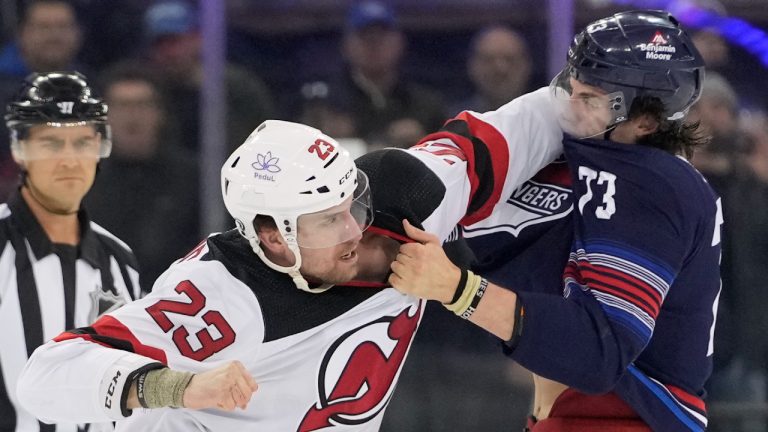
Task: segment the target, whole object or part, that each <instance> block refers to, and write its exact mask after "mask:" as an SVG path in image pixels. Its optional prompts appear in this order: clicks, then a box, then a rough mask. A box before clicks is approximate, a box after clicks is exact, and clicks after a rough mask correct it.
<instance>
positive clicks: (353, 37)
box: [340, 0, 446, 147]
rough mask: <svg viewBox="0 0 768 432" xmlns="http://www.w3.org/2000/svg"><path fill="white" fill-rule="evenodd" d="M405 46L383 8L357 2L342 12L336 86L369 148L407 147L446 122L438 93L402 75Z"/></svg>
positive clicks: (389, 12)
mask: <svg viewBox="0 0 768 432" xmlns="http://www.w3.org/2000/svg"><path fill="white" fill-rule="evenodd" d="M405 44H406V40H405V35H404V34H403V32H402V31H401V30H400V29H399V28H398V23H397V18H396V16H395V12H394V10H393V9H392V8H391V7H390V6H389V5H388V4H386V3H384V2H380V1H377V0H363V1H359V2H357V3H354V4H353V5H352V6H351V8H350V9H349V10H348V13H347V24H346V29H345V33H344V36H343V41H342V54H343V57H344V59H345V60H346V62H347V65H348V71H347V74H346V76H345V77H344V81H343V82H342V83H341V84H340V87H341V91H344V92H346V94H347V95H348V96H349V98H350V106H351V107H352V113H353V114H354V116H355V119H354V120H355V124H356V126H357V131H358V133H359V134H360V136H361V138H363V139H364V140H365V141H366V142H367V143H368V144H369V145H371V146H373V147H380V146H396V147H408V146H410V145H413V144H415V143H416V142H417V141H418V140H419V139H420V138H421V137H423V136H424V135H425V133H429V132H434V131H436V130H437V129H438V128H439V127H440V126H441V125H442V123H443V121H445V119H446V111H445V108H444V103H443V100H442V98H441V97H440V95H439V94H437V93H434V92H433V91H431V90H428V89H426V88H424V87H422V86H420V85H418V84H416V83H413V82H410V81H408V80H406V79H405V78H404V77H403V76H402V74H401V71H400V62H401V60H402V59H403V56H404V54H405Z"/></svg>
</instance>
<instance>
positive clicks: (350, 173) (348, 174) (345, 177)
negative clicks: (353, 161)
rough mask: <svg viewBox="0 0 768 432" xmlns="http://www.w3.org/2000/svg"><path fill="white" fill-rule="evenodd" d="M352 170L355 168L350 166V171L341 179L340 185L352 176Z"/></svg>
mask: <svg viewBox="0 0 768 432" xmlns="http://www.w3.org/2000/svg"><path fill="white" fill-rule="evenodd" d="M352 171H353V169H352V168H350V169H349V171H347V173H346V174H344V177H342V178H340V179H339V186H341V185H343V184H344V183H345V182H346V181H347V180H349V178H350V177H352Z"/></svg>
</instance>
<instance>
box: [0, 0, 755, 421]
mask: <svg viewBox="0 0 768 432" xmlns="http://www.w3.org/2000/svg"><path fill="white" fill-rule="evenodd" d="M94 3H95V2H94ZM103 3H112V2H103ZM125 3H126V4H127V2H125ZM144 3H148V4H144ZM115 4H116V5H120V4H123V3H122V2H117V3H115ZM138 4H140V5H141V7H140V8H138V7H137V6H136V5H132V6H126V10H125V13H124V16H122V17H121V15H120V14H119V13H118V14H111V15H110V16H111V17H112V18H113V19H112V20H111V21H109V23H110V24H106V23H105V22H101V21H99V19H98V13H97V12H94V11H93V10H91V11H90V15H89V20H87V21H86V20H84V19H83V17H82V15H83V10H82V9H81V8H80V7H79V6H82V4H81V3H78V2H69V1H64V0H36V1H29V2H24V3H23V5H22V4H21V3H20V7H19V8H18V11H17V12H18V15H19V17H18V24H17V25H16V31H15V35H14V37H13V38H12V39H11V40H8V41H7V43H6V44H5V45H4V46H3V47H2V49H0V101H1V102H2V103H3V105H5V103H6V102H7V101H8V100H9V99H10V98H11V97H12V92H13V91H14V90H15V89H17V88H18V86H19V83H20V82H21V80H22V79H23V78H24V77H25V76H26V75H27V74H29V73H30V72H33V71H34V72H44V71H54V70H78V71H81V72H83V73H84V74H86V75H87V76H89V78H92V79H93V78H96V79H97V82H98V89H99V92H100V94H101V95H102V96H103V97H104V98H105V100H106V102H107V103H108V105H109V116H110V124H111V128H112V134H113V141H114V147H113V152H112V155H111V156H110V157H109V158H108V159H106V160H105V161H104V162H102V164H101V166H100V172H99V174H98V178H97V181H96V184H95V187H94V188H93V190H92V191H91V192H90V194H89V195H88V196H87V198H86V208H87V209H88V211H89V214H90V216H91V218H92V219H93V220H94V221H95V222H97V223H99V224H100V225H102V226H104V227H105V228H107V229H108V230H109V231H111V232H112V233H114V234H116V235H117V236H118V237H120V238H121V239H123V240H125V241H126V242H127V243H128V244H129V245H130V246H131V247H132V248H133V250H134V252H135V254H136V256H137V257H138V260H139V264H140V267H141V269H142V280H143V288H144V289H145V290H149V289H151V285H152V282H153V281H154V280H155V278H156V277H157V276H158V275H159V274H160V272H162V271H163V270H164V269H165V268H167V267H168V265H169V264H170V263H171V262H172V261H174V260H175V259H177V258H179V257H181V256H183V255H184V254H185V253H186V252H187V251H188V250H189V249H191V248H192V247H193V246H194V245H195V244H196V243H198V242H199V241H200V236H201V234H202V233H201V221H200V220H199V213H200V210H199V208H200V198H199V196H200V190H199V189H200V185H199V183H198V179H199V176H198V174H197V173H198V170H199V162H200V160H199V157H198V155H199V152H200V147H201V145H200V132H201V131H200V127H199V125H200V124H201V122H200V121H199V112H200V93H201V85H202V81H203V68H202V62H201V44H202V40H201V33H200V25H199V24H200V22H199V15H198V10H197V7H196V6H197V5H195V4H194V3H192V2H185V1H180V0H174V1H158V2H154V3H149V2H138ZM114 7H118V6H114ZM137 8H138V9H137ZM96 11H98V9H97V10H96ZM94 16H95V18H94ZM115 16H117V18H115ZM86 22H87V23H89V24H92V25H94V26H100V27H101V28H100V29H99V31H100V33H96V32H94V31H93V29H90V28H86V24H85V23H86ZM475 30H476V31H475V33H474V36H472V38H471V40H469V41H468V45H466V46H467V49H466V56H465V57H466V58H465V62H464V63H463V64H461V63H454V62H446V63H445V64H441V65H435V68H450V69H452V70H455V68H463V69H465V71H466V82H465V84H464V86H463V87H464V90H466V91H461V92H457V91H455V90H456V89H451V91H446V89H440V88H439V86H435V85H434V83H429V82H420V81H419V80H414V79H411V78H410V77H409V75H408V74H406V73H404V62H405V60H406V58H407V56H408V52H407V51H408V49H409V45H408V38H409V34H408V32H406V31H405V29H403V28H402V26H400V25H399V20H398V16H397V15H396V11H395V10H393V9H392V8H391V6H389V5H388V4H386V3H381V2H378V1H376V0H363V1H361V2H355V3H351V6H350V9H349V10H348V11H347V13H346V17H345V22H344V25H343V28H340V29H339V31H338V44H337V50H338V52H337V53H336V54H337V55H336V56H335V57H334V58H329V59H326V60H327V61H333V62H337V63H338V68H326V67H320V68H318V69H319V70H326V69H327V70H339V71H340V72H339V73H332V74H330V73H329V74H327V76H317V75H315V76H311V75H310V77H311V78H312V79H310V80H308V81H306V82H303V83H301V84H300V85H298V86H296V88H295V89H291V90H290V91H286V90H285V89H284V88H282V86H278V85H277V83H274V82H271V81H270V79H268V78H271V77H266V76H265V77H264V78H262V77H260V76H259V75H258V74H257V73H256V72H255V71H254V70H253V69H252V68H248V67H247V66H243V65H238V64H235V63H228V64H227V65H226V69H225V73H224V79H225V88H226V95H227V99H226V108H227V120H226V126H225V131H226V137H227V138H226V143H222V145H226V147H227V149H226V153H229V152H230V151H231V150H233V149H234V148H235V147H236V146H238V145H239V144H240V143H242V142H243V140H244V139H245V138H246V137H247V135H248V134H249V133H250V131H251V130H253V129H254V128H255V127H256V126H257V125H258V124H260V123H261V122H262V121H263V120H266V119H269V118H279V119H285V120H293V121H299V122H303V123H306V124H309V125H312V126H315V127H317V128H319V129H321V130H323V131H324V132H325V133H327V134H328V135H330V136H333V137H335V138H337V139H339V140H340V141H342V142H343V143H344V144H345V146H346V147H347V148H350V149H351V150H353V151H355V152H358V154H362V153H364V152H366V151H369V150H372V149H375V148H380V147H383V146H397V147H408V146H410V145H412V144H415V143H416V142H417V141H418V140H419V138H420V137H422V136H424V135H425V134H426V133H429V132H432V131H435V130H436V129H438V128H439V127H440V126H441V125H442V123H443V122H444V121H445V120H446V119H447V118H449V117H451V116H453V115H454V114H456V113H457V112H459V111H461V110H465V109H469V110H474V111H489V110H494V109H496V108H498V107H500V106H501V105H503V104H505V103H506V102H508V101H510V100H512V99H513V98H515V97H517V96H519V95H521V94H523V93H526V92H528V91H530V90H532V89H535V88H537V87H540V86H542V85H546V84H547V80H545V79H542V78H540V75H542V74H540V73H537V71H536V68H535V65H536V63H537V62H536V61H535V60H536V59H535V58H533V54H532V52H531V50H530V49H529V44H530V42H531V41H530V40H528V39H527V38H526V36H525V35H524V34H523V33H522V32H519V31H518V30H516V29H513V28H511V27H509V26H507V25H504V24H502V23H493V24H488V25H487V26H486V27H484V28H478V29H475ZM136 32H138V33H140V37H139V38H138V39H137V40H134V41H130V40H125V38H121V37H120V35H122V34H135V33H136ZM99 35H103V38H102V37H100V36H99ZM534 36H535V37H540V35H534ZM695 41H696V44H697V47H698V48H699V50H700V51H701V52H702V54H703V55H704V56H705V58H706V62H707V68H708V69H707V77H706V81H705V83H704V91H703V94H702V97H701V100H700V101H699V102H698V103H697V104H696V105H695V106H694V107H693V109H692V111H691V114H690V118H691V120H692V121H699V122H701V124H702V125H703V126H704V127H705V128H706V130H707V131H708V132H709V133H710V134H711V136H712V140H711V143H710V144H708V145H707V146H706V147H705V148H701V149H700V150H699V151H698V152H697V154H696V155H695V157H694V159H693V164H694V165H695V166H696V167H697V168H698V169H699V170H700V171H701V172H702V173H703V174H704V175H705V176H706V178H707V179H708V180H709V182H710V183H711V184H712V186H713V187H714V188H715V189H716V190H717V192H718V193H719V194H720V196H721V197H722V206H723V211H724V217H725V221H726V222H725V225H724V227H725V234H724V248H723V257H722V279H723V290H722V295H721V298H720V306H719V310H718V316H719V318H718V329H717V332H716V334H715V338H716V346H715V347H716V349H715V371H714V374H713V378H712V380H711V382H710V397H709V401H710V403H715V402H719V401H721V402H756V403H761V402H765V401H766V400H767V399H768V395H767V394H768V383H767V382H766V372H767V371H768V339H766V338H765V337H764V336H763V335H764V334H763V331H764V330H765V329H768V314H767V313H765V312H764V311H765V310H768V296H766V295H764V294H765V292H764V291H763V290H764V289H767V288H768V282H767V281H766V278H765V277H763V275H762V271H763V270H764V269H765V267H763V266H764V265H765V263H766V262H767V261H768V115H767V114H766V108H767V107H768V99H766V98H768V94H766V92H765V91H764V90H763V89H762V88H760V87H759V86H755V84H756V83H757V82H758V81H759V79H757V78H758V77H754V76H749V75H748V74H745V69H744V68H741V67H740V66H739V63H738V62H737V61H734V60H733V59H732V58H731V54H730V51H731V48H730V47H729V44H728V43H727V42H726V41H725V40H724V39H723V38H722V37H721V36H720V35H718V34H717V33H716V32H710V31H707V30H703V31H700V32H699V33H697V34H696V36H695ZM91 45H99V46H102V47H106V49H103V50H102V51H100V53H101V54H100V55H98V54H94V48H93V47H92V46H91ZM85 54H88V55H85ZM86 58H89V59H90V60H91V61H90V63H87V62H83V60H84V59H86ZM94 60H96V61H94ZM434 73H435V74H436V75H439V74H440V73H441V72H440V71H439V69H436V71H435V72H434ZM319 75H321V74H319ZM436 82H438V81H436ZM430 84H432V87H430ZM456 94H461V97H459V98H457V97H455V96H454V95H456ZM7 139H8V133H7V131H1V132H0V140H3V141H5V142H2V143H0V202H3V201H5V198H6V196H7V195H8V193H9V192H10V191H11V190H12V189H13V188H15V187H16V186H17V184H18V172H17V170H16V165H15V164H14V163H13V161H12V160H11V158H10V152H9V146H8V142H7ZM222 208H223V206H222ZM222 211H223V210H222ZM228 228H229V227H228V226H222V227H220V229H222V230H223V229H228ZM461 252H462V251H458V253H459V254H460V253H461ZM448 315H449V314H448V313H447V312H446V311H445V310H444V309H443V308H437V307H434V308H432V307H430V313H429V314H428V315H427V318H425V322H424V326H423V329H422V331H421V332H420V334H419V336H418V338H417V342H416V343H415V345H414V348H413V350H414V352H413V355H412V357H411V360H410V361H409V363H408V364H407V365H406V367H405V370H404V372H403V373H404V377H403V379H402V380H401V384H400V386H399V388H398V391H397V392H396V395H395V400H394V401H393V404H392V405H393V406H392V408H391V409H390V411H389V414H388V419H387V420H386V422H385V429H388V430H470V429H469V428H474V429H473V430H503V429H508V428H509V425H513V424H521V423H522V422H523V419H524V416H525V415H526V413H527V412H528V409H529V407H528V403H529V401H530V391H531V383H529V382H528V380H529V378H527V377H526V376H525V374H523V373H521V371H519V370H517V369H516V367H515V366H514V365H513V364H511V362H509V361H508V360H507V359H506V358H505V357H503V356H502V355H500V353H499V349H498V348H497V347H496V346H495V344H494V341H493V340H492V339H491V338H490V337H489V336H487V335H486V334H485V333H484V332H482V331H480V330H477V329H475V328H473V327H470V326H469V325H467V324H465V323H463V322H459V320H455V319H452V317H450V316H448ZM438 327H439V328H441V331H434V329H436V328H438ZM446 327H450V329H451V331H448V332H446V331H445V328H446ZM431 329H432V330H431ZM448 334H450V335H451V336H446V335H448ZM763 415H765V412H763ZM478 425H480V429H477V427H478ZM725 425H727V427H726V426H725ZM767 428H768V426H766V422H765V421H764V418H763V417H762V416H760V415H754V416H748V417H747V418H744V417H740V418H739V419H733V418H728V416H727V412H726V413H725V414H724V416H723V417H722V418H721V419H718V417H717V415H713V416H712V420H711V427H710V430H715V431H717V430H729V431H739V430H742V431H758V430H759V431H765V430H767Z"/></svg>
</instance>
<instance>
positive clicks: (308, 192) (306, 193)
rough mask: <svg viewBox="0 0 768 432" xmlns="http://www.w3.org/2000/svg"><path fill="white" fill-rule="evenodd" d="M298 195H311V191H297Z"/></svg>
mask: <svg viewBox="0 0 768 432" xmlns="http://www.w3.org/2000/svg"><path fill="white" fill-rule="evenodd" d="M299 195H312V191H304V192H299Z"/></svg>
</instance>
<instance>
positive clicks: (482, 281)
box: [460, 278, 488, 319]
mask: <svg viewBox="0 0 768 432" xmlns="http://www.w3.org/2000/svg"><path fill="white" fill-rule="evenodd" d="M487 288H488V279H485V278H482V279H480V286H479V287H478V288H477V292H476V293H475V296H474V297H473V298H472V303H470V305H469V307H468V308H467V310H465V311H464V313H463V314H461V315H460V316H461V317H462V318H464V319H469V317H471V316H472V314H473V313H475V310H477V305H479V304H480V300H482V299H483V295H485V290H486V289H487Z"/></svg>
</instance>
